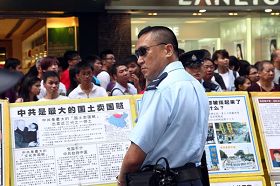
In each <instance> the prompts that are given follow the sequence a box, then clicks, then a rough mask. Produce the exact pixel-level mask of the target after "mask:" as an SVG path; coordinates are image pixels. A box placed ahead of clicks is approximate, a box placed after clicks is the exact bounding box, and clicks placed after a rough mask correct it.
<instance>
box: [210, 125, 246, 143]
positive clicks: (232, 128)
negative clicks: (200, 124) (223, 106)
mask: <svg viewBox="0 0 280 186" xmlns="http://www.w3.org/2000/svg"><path fill="white" fill-rule="evenodd" d="M215 128H216V135H217V139H218V143H219V144H229V143H250V142H251V139H250V134H249V129H248V127H247V124H246V123H240V122H227V123H215Z"/></svg>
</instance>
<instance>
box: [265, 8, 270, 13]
mask: <svg viewBox="0 0 280 186" xmlns="http://www.w3.org/2000/svg"><path fill="white" fill-rule="evenodd" d="M264 11H265V12H267V13H269V12H272V9H265V10H264Z"/></svg>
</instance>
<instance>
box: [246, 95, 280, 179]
mask: <svg viewBox="0 0 280 186" xmlns="http://www.w3.org/2000/svg"><path fill="white" fill-rule="evenodd" d="M251 94H252V100H253V104H254V109H255V114H256V118H257V123H258V126H259V130H260V132H259V133H260V136H261V142H262V146H263V149H264V154H265V160H266V165H267V167H268V172H269V174H271V175H275V176H279V175H280V127H279V121H280V98H279V97H280V93H279V92H277V93H276V92H275V93H251Z"/></svg>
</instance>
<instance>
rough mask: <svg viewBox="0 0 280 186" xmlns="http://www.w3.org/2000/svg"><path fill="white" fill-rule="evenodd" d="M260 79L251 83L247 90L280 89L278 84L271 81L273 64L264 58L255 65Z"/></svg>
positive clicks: (264, 90)
mask: <svg viewBox="0 0 280 186" xmlns="http://www.w3.org/2000/svg"><path fill="white" fill-rule="evenodd" d="M257 69H258V74H259V77H260V79H259V80H258V81H257V82H256V83H252V85H251V87H249V88H248V91H249V92H276V91H280V86H279V85H278V84H276V83H274V82H273V79H274V75H275V74H274V66H273V64H272V63H271V62H270V61H267V60H264V61H261V62H259V63H258V65H257Z"/></svg>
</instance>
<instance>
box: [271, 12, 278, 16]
mask: <svg viewBox="0 0 280 186" xmlns="http://www.w3.org/2000/svg"><path fill="white" fill-rule="evenodd" d="M270 15H273V16H278V15H280V13H279V12H272V13H270Z"/></svg>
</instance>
